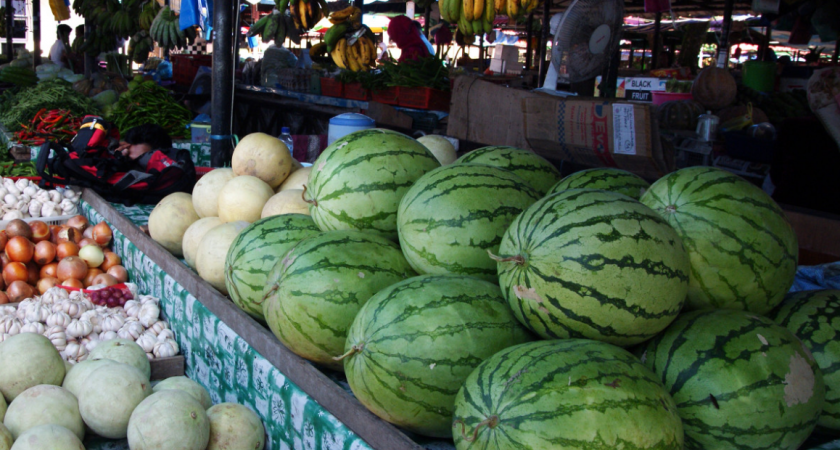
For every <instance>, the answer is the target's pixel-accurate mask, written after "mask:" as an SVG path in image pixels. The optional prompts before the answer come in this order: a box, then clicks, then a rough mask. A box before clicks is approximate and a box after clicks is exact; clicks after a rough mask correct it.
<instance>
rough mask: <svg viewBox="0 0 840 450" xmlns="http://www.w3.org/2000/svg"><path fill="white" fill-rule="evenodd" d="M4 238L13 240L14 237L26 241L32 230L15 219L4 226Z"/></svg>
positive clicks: (24, 223) (21, 221)
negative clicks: (19, 237) (23, 238)
mask: <svg viewBox="0 0 840 450" xmlns="http://www.w3.org/2000/svg"><path fill="white" fill-rule="evenodd" d="M6 236H8V237H9V238H13V237H15V236H23V237H25V238H26V239H29V238H31V237H32V229H31V228H29V224H27V223H26V222H24V221H23V220H21V219H15V220H12V221H10V222H9V223H8V224H6Z"/></svg>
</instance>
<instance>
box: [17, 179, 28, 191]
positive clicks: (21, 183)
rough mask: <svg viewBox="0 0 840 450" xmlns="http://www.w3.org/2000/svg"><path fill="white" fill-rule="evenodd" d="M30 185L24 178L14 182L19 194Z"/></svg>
mask: <svg viewBox="0 0 840 450" xmlns="http://www.w3.org/2000/svg"><path fill="white" fill-rule="evenodd" d="M30 184H32V182H31V181H29V180H27V179H26V178H21V179H19V180H17V181H15V186H17V188H18V189H20V191H21V192H23V190H24V189H26V188H28V187H29V185H30Z"/></svg>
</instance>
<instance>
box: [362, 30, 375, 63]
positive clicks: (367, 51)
mask: <svg viewBox="0 0 840 450" xmlns="http://www.w3.org/2000/svg"><path fill="white" fill-rule="evenodd" d="M359 43H360V44H361V51H362V62H363V63H364V64H368V63H370V60H371V59H372V57H373V55H372V54H371V53H372V51H373V42H371V41H370V39H368V38H367V37H365V36H362V37H360V38H359Z"/></svg>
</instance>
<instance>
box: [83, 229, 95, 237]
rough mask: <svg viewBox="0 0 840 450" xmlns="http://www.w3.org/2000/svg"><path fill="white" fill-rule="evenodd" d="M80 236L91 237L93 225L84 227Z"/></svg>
mask: <svg viewBox="0 0 840 450" xmlns="http://www.w3.org/2000/svg"><path fill="white" fill-rule="evenodd" d="M82 237H83V238H85V239H93V227H87V228H85V231H83V232H82Z"/></svg>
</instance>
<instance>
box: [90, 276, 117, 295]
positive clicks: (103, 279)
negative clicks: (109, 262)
mask: <svg viewBox="0 0 840 450" xmlns="http://www.w3.org/2000/svg"><path fill="white" fill-rule="evenodd" d="M93 284H104V285H105V286H113V285H115V284H117V279H116V278H114V277H113V276H111V275H108V274H107V273H100V274H99V275H97V276H96V277H95V278H94V279H93ZM91 286H93V285H91ZM102 295H105V294H104V293H103V294H102Z"/></svg>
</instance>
